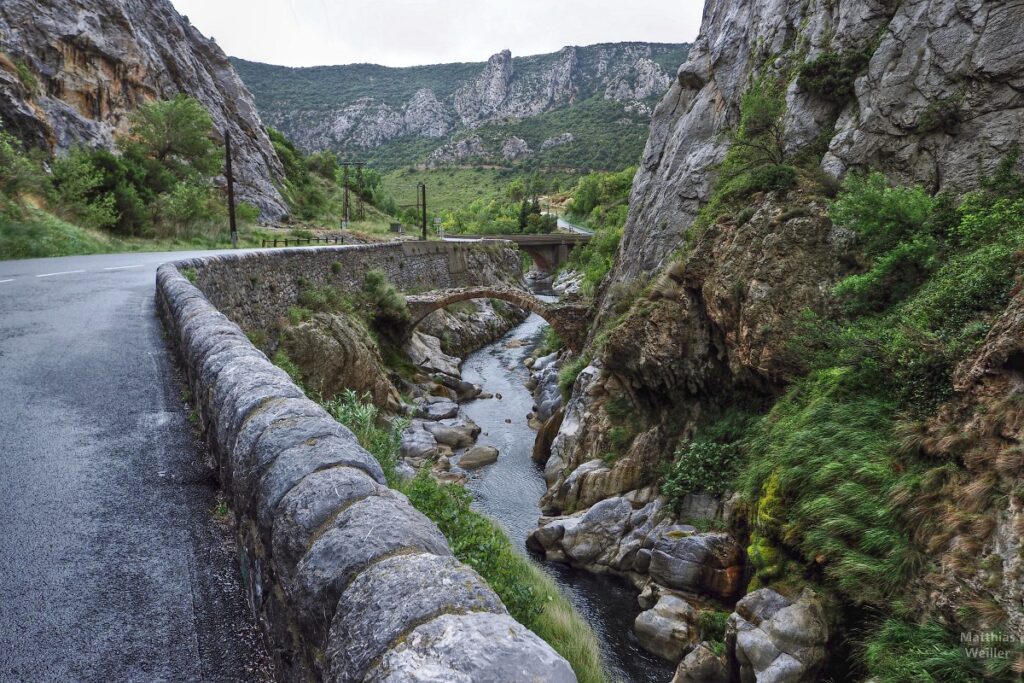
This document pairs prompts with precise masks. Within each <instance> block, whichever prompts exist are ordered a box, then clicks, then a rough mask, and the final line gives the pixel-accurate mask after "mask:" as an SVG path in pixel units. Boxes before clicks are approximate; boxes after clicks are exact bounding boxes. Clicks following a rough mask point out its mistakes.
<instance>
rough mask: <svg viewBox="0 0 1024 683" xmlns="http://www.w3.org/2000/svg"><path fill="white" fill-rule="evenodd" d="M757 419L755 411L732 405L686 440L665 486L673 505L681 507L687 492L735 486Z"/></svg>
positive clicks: (719, 492)
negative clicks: (748, 439)
mask: <svg viewBox="0 0 1024 683" xmlns="http://www.w3.org/2000/svg"><path fill="white" fill-rule="evenodd" d="M756 422H757V415H756V414H755V413H751V412H747V411H746V410H742V409H739V408H730V409H729V410H727V411H725V412H724V413H722V414H720V415H717V416H715V417H714V419H711V420H708V421H706V424H703V425H702V426H701V427H700V428H699V429H698V431H697V434H696V435H695V436H694V437H693V438H692V439H686V440H685V441H683V443H681V444H680V446H679V448H678V449H677V450H676V453H675V455H674V457H673V459H672V461H671V462H670V463H668V465H667V468H666V471H665V474H664V477H663V483H662V486H661V492H662V493H663V494H665V496H666V498H667V499H668V503H669V505H670V506H672V507H673V508H675V509H676V510H679V509H680V507H681V506H682V502H683V498H685V497H686V494H687V493H693V492H698V491H704V492H707V493H713V494H715V495H722V494H724V493H726V492H727V491H730V490H734V489H735V482H736V477H737V475H738V472H739V471H740V468H741V466H742V465H743V464H744V461H743V458H744V449H743V447H742V446H743V444H742V440H743V439H744V437H745V436H746V435H747V434H748V433H749V432H750V430H751V428H752V427H753V426H754V425H755V424H756Z"/></svg>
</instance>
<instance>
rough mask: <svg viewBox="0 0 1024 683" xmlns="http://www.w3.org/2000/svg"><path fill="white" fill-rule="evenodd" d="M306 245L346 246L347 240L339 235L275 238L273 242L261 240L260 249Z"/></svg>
mask: <svg viewBox="0 0 1024 683" xmlns="http://www.w3.org/2000/svg"><path fill="white" fill-rule="evenodd" d="M304 244H305V245H311V244H345V238H344V236H342V235H337V236H334V237H285V238H283V239H278V238H276V237H275V238H274V239H272V240H268V239H262V240H260V247H261V248H264V249H265V248H267V247H277V246H282V247H288V246H294V247H299V246H302V245H304Z"/></svg>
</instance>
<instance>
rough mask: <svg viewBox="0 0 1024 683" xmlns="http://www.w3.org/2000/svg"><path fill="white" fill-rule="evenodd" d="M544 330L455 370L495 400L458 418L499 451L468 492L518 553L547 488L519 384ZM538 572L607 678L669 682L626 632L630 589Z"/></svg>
mask: <svg viewBox="0 0 1024 683" xmlns="http://www.w3.org/2000/svg"><path fill="white" fill-rule="evenodd" d="M545 327H547V323H545V322H544V320H543V319H542V318H541V317H540V316H538V315H535V314H532V315H530V317H529V318H528V319H527V320H526V321H525V322H523V323H522V324H521V325H519V326H518V327H516V328H514V329H513V330H511V331H510V332H509V333H508V334H506V335H505V336H504V337H502V338H501V339H499V340H498V341H496V342H494V343H493V344H490V345H489V346H486V347H484V348H483V349H481V350H480V351H477V352H476V353H474V354H472V355H471V356H469V357H468V358H467V359H466V361H465V363H464V364H463V366H462V376H463V379H465V380H467V381H469V382H473V383H474V384H479V385H481V386H483V387H484V391H487V392H490V393H492V394H494V395H495V398H492V399H484V400H479V401H472V402H470V403H468V404H466V405H464V406H463V412H464V413H465V414H466V415H467V416H468V417H469V418H470V419H472V420H473V421H474V422H476V423H477V424H478V425H479V426H480V428H481V430H482V432H481V435H480V440H479V443H481V444H489V445H491V446H495V447H496V448H497V449H498V450H499V451H500V453H501V455H500V456H499V457H498V462H496V463H495V464H493V465H490V466H488V467H485V468H483V469H482V470H478V471H477V472H475V473H473V474H472V475H471V476H470V480H469V482H468V484H467V486H468V487H469V489H470V490H471V491H472V492H473V494H474V497H475V503H474V506H475V507H476V509H478V510H479V511H481V512H483V513H485V514H486V515H488V516H489V517H491V518H492V519H494V520H495V521H497V522H498V523H500V524H501V525H502V527H504V529H505V531H506V532H507V533H508V535H509V537H510V538H511V539H512V543H513V544H514V545H515V546H516V547H517V548H519V549H520V550H521V551H522V552H523V553H524V554H526V553H527V551H526V546H525V543H526V537H527V536H528V535H529V533H530V531H532V530H533V529H534V528H535V527H536V526H537V519H538V517H540V506H539V503H540V498H541V496H542V495H543V494H544V491H545V488H546V486H545V483H544V476H543V470H542V468H541V467H540V466H539V465H537V464H536V463H534V462H533V460H532V458H531V454H532V452H533V442H534V438H535V436H536V433H535V432H534V431H533V429H531V428H530V426H529V424H528V422H527V414H528V413H529V412H530V410H531V408H532V406H533V396H532V394H531V393H530V391H529V390H527V388H526V386H525V382H526V380H527V379H529V376H530V375H529V370H527V368H526V367H525V366H524V365H523V361H524V360H525V359H526V358H527V357H528V356H529V354H530V351H531V349H532V348H533V347H534V346H535V345H536V344H537V343H539V341H540V337H541V335H542V334H543V332H544V328H545ZM498 395H500V396H501V399H498V398H497V396H498ZM506 420H510V422H506ZM540 566H541V567H542V568H543V569H544V570H545V571H546V572H548V574H549V575H550V576H552V577H553V578H554V579H555V581H556V582H557V583H558V584H559V585H560V586H561V588H562V590H563V591H564V592H565V594H566V595H567V597H568V598H569V599H570V600H571V601H572V603H573V604H574V605H575V606H576V608H577V609H578V610H579V611H580V613H581V614H582V615H583V617H584V618H585V619H587V621H588V622H590V625H591V627H592V628H593V629H594V632H595V633H596V634H597V637H598V640H599V641H600V644H601V653H602V655H603V656H604V659H605V665H606V667H607V669H608V671H609V673H610V674H611V675H612V676H613V677H616V678H618V679H620V680H621V681H622V682H623V683H667V682H668V681H669V680H671V678H672V675H673V673H674V667H672V666H671V665H670V664H669V663H668V662H665V661H663V660H662V659H660V658H658V657H656V656H654V655H652V654H650V653H648V652H647V651H646V650H644V649H642V648H641V647H640V645H639V643H638V642H637V639H636V636H635V635H634V633H633V620H634V619H635V618H636V616H637V614H639V613H640V607H639V605H638V604H637V601H636V596H637V592H636V590H634V589H633V587H632V586H630V585H629V584H627V583H625V582H624V581H619V580H615V579H611V578H608V577H601V576H596V575H593V574H590V573H588V572H581V571H576V570H574V569H572V568H570V567H568V566H566V565H562V564H556V563H540Z"/></svg>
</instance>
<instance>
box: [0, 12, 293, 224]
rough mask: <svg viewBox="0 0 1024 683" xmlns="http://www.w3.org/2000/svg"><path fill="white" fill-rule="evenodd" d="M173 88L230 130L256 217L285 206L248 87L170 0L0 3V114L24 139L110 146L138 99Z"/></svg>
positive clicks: (63, 148)
mask: <svg viewBox="0 0 1024 683" xmlns="http://www.w3.org/2000/svg"><path fill="white" fill-rule="evenodd" d="M5 53H6V55H7V56H4V54H5ZM12 60H17V61H19V62H21V63H22V64H24V65H25V67H26V68H27V69H28V71H29V73H31V74H33V76H34V77H35V80H36V84H35V86H34V87H32V88H30V87H29V86H28V85H27V84H25V83H23V82H22V81H21V80H20V79H19V77H18V74H17V70H16V69H15V65H14V61H12ZM178 93H184V94H186V95H189V96H191V97H194V98H196V99H197V100H199V102H201V103H202V104H203V106H204V107H206V109H207V110H208V111H209V112H210V116H211V117H212V119H213V122H214V126H215V128H216V130H217V134H218V135H221V134H223V132H224V131H225V130H227V131H230V133H231V136H232V144H233V148H234V153H235V160H234V164H235V167H234V170H235V175H236V186H235V188H236V189H235V191H236V192H237V193H238V196H239V198H240V199H241V200H244V201H246V202H249V203H251V204H253V205H255V206H257V207H259V209H260V211H261V213H262V214H263V217H264V218H267V219H277V218H280V217H281V216H282V215H284V214H285V213H286V212H287V209H286V207H285V204H284V201H283V199H282V198H281V195H280V193H279V192H278V191H277V188H276V186H275V185H276V183H278V182H280V180H281V179H282V177H283V174H284V171H283V168H282V166H281V162H280V161H279V160H278V158H277V155H276V154H275V153H274V150H273V147H272V146H271V144H270V139H269V138H268V137H267V133H266V131H265V130H264V128H263V123H262V121H261V120H260V116H259V114H258V113H257V111H256V106H255V104H254V102H253V98H252V96H251V95H250V94H249V91H248V90H247V89H246V87H245V86H244V85H243V84H242V81H241V79H239V77H238V75H237V74H236V73H235V70H234V68H233V67H232V66H231V63H230V62H229V61H228V59H227V57H226V56H225V55H224V52H223V51H222V50H221V49H220V47H218V45H217V43H216V42H214V41H213V39H211V38H207V37H206V36H204V35H202V34H201V33H200V32H199V31H198V30H197V29H196V28H195V27H194V26H192V24H190V23H189V21H188V19H187V18H186V17H182V16H181V15H179V14H178V13H177V12H176V11H175V9H174V7H173V6H172V5H171V3H170V2H169V0H125V1H124V2H117V3H111V2H103V1H102V0H4V2H3V4H0V115H2V117H3V119H4V121H5V125H6V126H10V127H11V128H13V130H14V132H16V133H17V134H18V135H19V136H20V137H22V138H23V139H26V140H30V141H32V142H33V143H35V144H37V145H39V146H43V147H46V148H47V149H49V150H50V151H53V152H57V153H64V152H67V151H68V150H70V149H72V148H73V147H76V146H78V145H84V146H87V147H93V146H104V147H110V146H112V145H113V140H114V136H115V135H117V134H119V133H124V132H126V130H127V127H128V118H129V116H130V114H131V113H132V111H134V110H135V109H136V108H137V107H138V106H139V105H140V104H143V103H145V102H150V101H152V100H155V99H169V98H171V97H173V96H174V95H176V94H178Z"/></svg>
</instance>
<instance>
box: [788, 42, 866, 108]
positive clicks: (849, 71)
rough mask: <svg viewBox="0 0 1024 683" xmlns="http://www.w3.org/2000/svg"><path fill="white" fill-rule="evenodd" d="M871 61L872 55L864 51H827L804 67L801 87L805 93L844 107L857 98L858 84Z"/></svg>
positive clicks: (799, 80)
mask: <svg viewBox="0 0 1024 683" xmlns="http://www.w3.org/2000/svg"><path fill="white" fill-rule="evenodd" d="M870 61H871V53H870V52H869V51H868V50H864V49H861V50H849V51H847V52H825V53H823V54H821V55H819V56H818V57H816V58H815V59H813V60H811V61H810V62H806V63H805V64H804V65H803V66H801V67H800V73H799V76H798V80H797V84H798V85H799V87H800V89H801V90H803V91H804V92H808V93H812V94H814V95H817V96H818V97H821V98H822V99H825V100H828V101H830V102H836V103H840V104H841V103H844V102H846V101H848V100H849V99H850V98H851V97H853V96H854V94H855V93H856V90H855V88H854V83H855V81H856V80H857V77H858V76H860V75H861V74H862V73H863V72H864V70H865V69H867V66H868V63H869V62H870Z"/></svg>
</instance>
